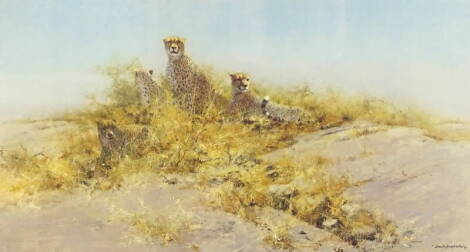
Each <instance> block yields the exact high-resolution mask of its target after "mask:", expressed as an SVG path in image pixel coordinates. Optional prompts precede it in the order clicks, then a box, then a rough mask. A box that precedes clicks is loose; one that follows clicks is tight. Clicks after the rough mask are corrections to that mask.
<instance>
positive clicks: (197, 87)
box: [163, 36, 215, 114]
mask: <svg viewBox="0 0 470 252" xmlns="http://www.w3.org/2000/svg"><path fill="white" fill-rule="evenodd" d="M185 41H186V40H185V39H184V38H181V37H174V36H170V37H166V38H165V39H163V43H164V45H165V51H166V53H167V55H168V65H167V69H166V76H167V78H168V79H169V81H170V87H171V91H172V93H173V98H174V99H175V102H176V103H177V104H178V105H179V106H180V107H181V108H183V109H184V110H186V111H189V112H191V113H195V114H202V113H203V112H204V111H205V110H206V109H207V108H208V106H209V105H210V103H211V101H212V100H213V99H214V95H215V92H214V89H213V87H212V85H211V84H210V83H209V81H208V79H207V76H206V75H205V74H204V73H203V71H201V70H200V69H199V68H198V66H197V65H196V64H194V63H193V62H192V60H191V58H190V57H189V56H187V55H186V54H185Z"/></svg>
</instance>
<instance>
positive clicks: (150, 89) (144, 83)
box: [135, 70, 164, 106]
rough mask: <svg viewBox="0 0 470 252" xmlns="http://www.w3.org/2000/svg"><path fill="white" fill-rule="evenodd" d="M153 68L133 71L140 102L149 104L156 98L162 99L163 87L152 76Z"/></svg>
mask: <svg viewBox="0 0 470 252" xmlns="http://www.w3.org/2000/svg"><path fill="white" fill-rule="evenodd" d="M152 74H153V70H149V71H147V70H137V71H135V84H136V85H137V87H138V88H139V94H140V103H141V104H142V105H146V106H147V105H150V104H151V103H153V102H155V101H156V100H159V101H162V99H163V98H164V90H163V87H162V86H160V85H159V84H158V83H157V82H156V81H155V80H154V79H153V78H152Z"/></svg>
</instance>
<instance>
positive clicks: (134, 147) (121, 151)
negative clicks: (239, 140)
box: [97, 122, 149, 163]
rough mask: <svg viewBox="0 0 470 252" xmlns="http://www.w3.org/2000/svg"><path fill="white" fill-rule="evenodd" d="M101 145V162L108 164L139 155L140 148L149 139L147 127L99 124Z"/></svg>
mask: <svg viewBox="0 0 470 252" xmlns="http://www.w3.org/2000/svg"><path fill="white" fill-rule="evenodd" d="M97 126H98V138H99V140H100V145H101V156H100V158H99V161H101V163H106V162H107V161H109V160H111V159H113V158H121V157H123V156H125V155H131V154H137V152H138V149H139V147H141V145H142V143H143V142H144V141H145V140H146V139H147V138H148V137H149V130H148V129H147V128H146V127H126V128H124V127H120V128H118V127H117V126H116V125H114V124H113V123H99V122H98V123H97Z"/></svg>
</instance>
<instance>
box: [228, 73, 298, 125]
mask: <svg viewBox="0 0 470 252" xmlns="http://www.w3.org/2000/svg"><path fill="white" fill-rule="evenodd" d="M230 77H231V79H232V101H231V103H230V106H229V112H231V113H232V114H234V113H236V114H239V115H241V116H253V115H263V116H266V117H268V118H269V119H271V120H274V121H281V122H301V121H302V122H303V121H304V120H305V119H306V115H305V113H304V111H302V110H300V109H298V108H290V107H286V106H281V105H278V104H274V103H271V102H270V101H269V97H264V98H263V99H260V98H258V97H256V96H254V95H253V94H251V93H250V92H249V88H250V76H249V75H248V74H247V73H234V74H230Z"/></svg>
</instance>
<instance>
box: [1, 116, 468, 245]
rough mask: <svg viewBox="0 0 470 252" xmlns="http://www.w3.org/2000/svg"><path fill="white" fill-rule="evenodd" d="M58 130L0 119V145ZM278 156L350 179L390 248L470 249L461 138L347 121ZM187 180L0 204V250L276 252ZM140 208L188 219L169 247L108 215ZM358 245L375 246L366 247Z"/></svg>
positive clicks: (40, 147) (30, 142)
mask: <svg viewBox="0 0 470 252" xmlns="http://www.w3.org/2000/svg"><path fill="white" fill-rule="evenodd" d="M68 127H71V126H70V125H68V124H67V123H64V122H49V123H44V122H36V123H3V124H0V147H2V148H5V147H8V146H13V145H17V144H24V145H27V146H28V147H29V148H32V149H33V150H34V151H35V152H41V151H52V150H53V149H54V143H53V142H50V144H48V145H46V146H45V145H44V144H43V143H44V142H47V141H48V140H50V139H52V137H53V136H54V135H56V134H59V133H60V132H61V131H62V130H65V129H67V128H68ZM458 129H459V130H465V129H468V128H465V127H464V126H459V127H458ZM286 155H287V156H290V157H292V158H293V159H294V160H297V161H299V162H302V160H304V159H308V158H311V157H312V156H314V155H315V156H317V155H322V156H325V157H327V158H329V159H330V160H332V162H333V165H332V166H331V168H330V169H331V170H330V171H331V172H332V173H334V174H337V175H338V176H341V175H345V176H348V177H349V178H350V179H351V181H353V182H357V183H356V186H354V187H352V188H351V189H350V190H349V191H348V192H347V193H348V195H349V197H351V198H352V199H354V200H356V202H360V203H361V204H364V205H366V206H368V208H370V209H375V210H376V211H378V212H382V213H383V215H385V216H386V217H388V218H391V219H392V220H394V221H395V222H396V223H397V224H398V226H399V230H400V233H401V235H402V237H403V238H402V241H401V242H400V244H399V245H397V246H396V247H395V248H392V249H390V251H430V250H433V249H434V247H436V246H438V245H462V246H470V236H469V235H468V230H469V228H470V225H469V220H470V214H469V211H468V209H469V207H470V197H469V196H470V187H469V186H468V185H469V184H470V183H469V182H470V169H469V168H470V167H469V164H470V143H466V142H451V141H436V140H434V139H431V138H429V137H426V136H424V134H423V132H421V131H420V130H418V129H411V128H388V127H382V126H375V125H371V124H368V123H355V124H352V125H348V126H342V127H338V128H332V129H328V130H323V131H319V132H316V133H314V134H310V135H305V136H300V137H298V139H297V143H296V144H295V145H293V146H291V147H289V148H287V149H283V150H278V151H275V152H273V153H270V154H269V155H267V157H266V158H269V159H276V158H280V157H282V156H286ZM143 180H144V181H149V180H150V179H149V178H146V179H143ZM188 183H189V184H190V183H191V181H186V180H185V179H183V178H180V179H179V182H178V183H166V182H165V181H164V180H161V179H160V180H154V181H153V182H152V183H150V182H149V183H141V184H134V185H132V186H128V187H123V188H122V189H121V190H119V191H110V192H94V193H90V192H85V191H77V193H72V194H64V193H53V194H52V193H51V194H45V195H43V196H41V198H40V199H38V200H36V201H35V202H34V204H29V205H27V206H24V207H20V208H18V207H7V206H4V207H1V208H0V251H220V252H221V251H237V252H241V251H246V252H253V251H277V250H275V249H273V248H271V247H270V246H268V245H266V244H265V243H263V241H262V240H263V230H261V229H260V227H256V226H255V225H254V224H252V223H248V222H244V221H242V220H241V219H239V218H237V217H235V216H232V215H229V214H227V213H224V212H221V211H218V210H214V209H212V208H210V206H209V205H208V204H207V202H208V201H209V199H208V198H207V196H206V195H204V194H202V193H200V192H199V191H197V190H195V189H191V187H190V186H187V185H188ZM142 205H145V209H146V211H149V212H158V213H160V214H162V213H163V214H165V213H168V214H171V212H172V209H176V208H179V209H182V210H183V211H184V212H187V213H188V214H190V216H191V218H190V222H191V224H190V227H191V228H188V232H184V234H183V235H182V237H181V239H180V241H178V242H172V243H170V245H169V246H163V245H161V244H159V243H155V244H148V243H141V242H136V240H135V239H134V238H133V233H132V232H133V231H132V229H130V226H129V224H128V223H126V222H124V221H122V220H120V219H119V218H118V217H116V216H118V215H117V214H116V213H119V211H120V210H122V211H125V212H126V211H127V212H135V211H138V210H139V209H141V208H142ZM276 214H279V213H275V212H273V213H272V218H273V219H275V218H276ZM291 232H292V235H293V237H294V240H295V241H294V243H295V245H296V248H297V249H296V251H314V250H318V251H341V250H339V248H341V249H342V251H356V249H354V248H352V247H350V246H349V245H348V244H346V243H344V242H341V241H339V240H338V239H337V238H335V237H334V236H332V235H331V234H329V233H328V232H326V231H324V230H320V229H317V228H314V227H312V226H308V225H302V224H299V225H297V226H294V228H293V229H292V230H291ZM368 248H369V249H370V250H371V251H382V250H383V248H382V247H380V246H377V245H374V244H371V245H370V246H368ZM335 249H336V250H335ZM458 250H459V248H454V250H452V251H458Z"/></svg>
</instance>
